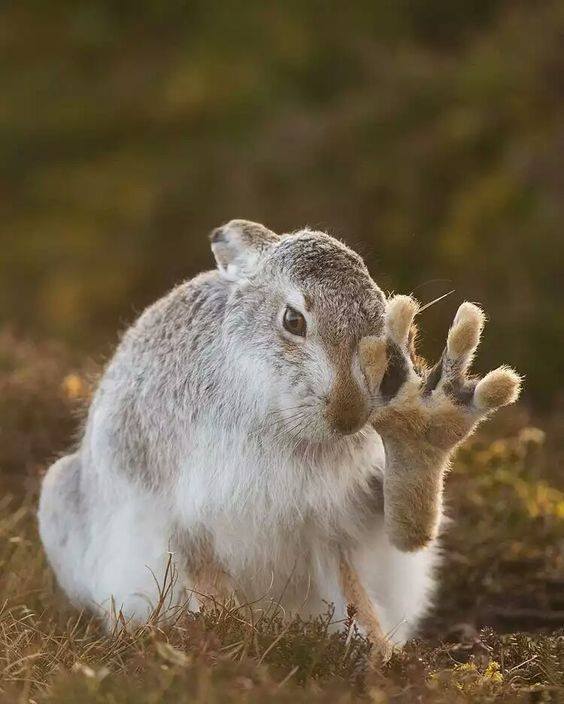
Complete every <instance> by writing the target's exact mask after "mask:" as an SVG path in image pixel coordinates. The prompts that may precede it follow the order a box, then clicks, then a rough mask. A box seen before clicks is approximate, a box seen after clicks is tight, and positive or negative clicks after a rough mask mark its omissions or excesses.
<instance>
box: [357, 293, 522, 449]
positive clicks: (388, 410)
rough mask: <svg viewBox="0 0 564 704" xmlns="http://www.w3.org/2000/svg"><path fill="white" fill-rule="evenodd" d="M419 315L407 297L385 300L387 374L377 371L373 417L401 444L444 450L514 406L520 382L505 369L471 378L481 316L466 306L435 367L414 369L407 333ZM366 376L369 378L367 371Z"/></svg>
mask: <svg viewBox="0 0 564 704" xmlns="http://www.w3.org/2000/svg"><path fill="white" fill-rule="evenodd" d="M417 310H418V303H417V301H415V300H414V299H412V298H411V297H409V296H395V297H394V298H392V299H390V300H389V301H388V305H387V319H386V333H387V343H386V344H387V348H386V350H387V359H386V367H385V372H382V370H381V369H380V374H379V376H380V379H381V383H380V395H381V399H382V407H381V409H380V411H379V412H378V413H377V414H376V416H375V426H376V428H377V429H379V430H381V431H382V432H384V433H386V432H388V433H391V434H394V433H397V434H398V437H399V436H401V437H403V438H404V439H407V438H409V437H411V438H413V439H415V436H417V435H419V436H421V439H425V440H427V441H429V442H430V443H431V444H432V445H436V446H438V447H441V448H444V449H447V448H448V447H449V446H452V445H455V444H456V443H457V442H459V441H460V440H462V439H463V438H464V437H465V436H466V435H467V434H468V433H469V432H470V431H471V430H472V428H473V427H474V426H475V425H476V424H477V423H478V422H479V421H480V420H481V419H482V418H484V417H486V416H487V415H489V414H490V413H491V412H493V411H495V410H496V409H497V408H499V407H501V406H505V405H507V404H510V403H513V402H514V401H516V400H517V398H518V396H519V392H520V389H521V379H520V377H519V375H518V374H517V373H516V372H515V371H514V370H513V369H511V368H510V367H507V366H501V367H499V368H498V369H495V370H494V371H491V372H489V373H488V374H486V376H484V378H483V379H478V378H475V377H471V376H469V374H468V370H469V367H470V365H471V363H472V359H473V358H474V354H475V352H476V349H477V347H478V344H479V342H480V336H481V333H482V330H483V327H484V323H485V315H484V313H483V312H482V310H481V309H480V308H479V307H478V306H477V305H475V304H474V303H468V302H465V303H463V304H462V305H461V306H460V307H459V309H458V311H457V313H456V316H455V318H454V321H453V323H452V326H451V328H450V330H449V333H448V337H447V344H446V347H445V350H444V352H443V354H442V356H441V359H440V360H439V362H438V363H437V364H436V365H435V366H434V367H433V368H432V369H430V370H428V371H427V370H422V369H420V368H418V366H417V362H416V361H415V358H414V355H413V350H412V349H411V347H412V343H413V340H412V339H411V337H412V335H411V334H410V331H411V330H412V329H413V319H414V317H415V315H416V313H417ZM365 357H366V355H365ZM365 373H367V376H368V375H369V373H370V370H369V369H368V368H367V370H366V372H365Z"/></svg>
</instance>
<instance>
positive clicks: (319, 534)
mask: <svg viewBox="0 0 564 704" xmlns="http://www.w3.org/2000/svg"><path fill="white" fill-rule="evenodd" d="M211 243H212V244H211V246H212V250H213V252H214V255H215V258H216V260H217V270H216V271H210V272H206V273H204V274H200V275H199V276H196V277H195V278H194V279H192V280H191V281H187V282H186V283H183V284H181V285H180V286H178V287H177V288H175V289H174V290H173V291H172V292H170V293H169V294H168V295H167V296H165V297H164V298H163V299H162V300H160V301H158V302H157V303H155V304H154V305H152V306H151V307H149V308H148V309H147V310H146V311H145V312H144V313H143V315H142V316H141V317H140V318H139V320H138V321H137V322H136V323H135V324H134V325H133V327H131V329H130V330H129V331H128V332H127V333H126V334H125V336H124V338H123V340H122V342H121V344H120V345H119V347H118V349H117V352H116V354H115V356H114V358H113V359H112V361H111V362H110V364H109V365H108V367H107V369H106V371H105V373H104V375H103V377H102V379H101V382H100V385H99V387H98V390H97V392H96V394H95V396H94V399H93V401H92V405H91V407H90V412H89V415H88V419H87V422H86V426H85V429H84V434H83V437H82V440H81V442H80V446H79V448H78V450H77V451H76V452H75V453H74V454H72V455H68V456H66V457H63V458H62V459H60V460H59V461H58V462H56V463H55V464H54V465H53V466H52V467H51V468H50V469H49V471H48V473H47V475H46V477H45V480H44V482H43V488H42V494H41V500H40V506H39V527H40V532H41V538H42V540H43V544H44V546H45V550H46V552H47V555H48V557H49V561H50V563H51V565H52V567H53V569H54V570H55V573H56V575H57V578H58V581H59V583H60V584H61V586H62V587H63V589H64V590H65V592H66V593H67V594H68V596H69V597H70V598H71V599H72V601H73V602H75V603H76V604H79V605H82V606H87V607H90V608H92V609H95V610H96V611H98V612H99V613H100V614H102V615H105V616H106V617H107V618H109V619H110V618H111V614H112V613H114V614H115V609H117V610H119V609H121V610H122V613H123V615H124V617H125V618H126V619H129V620H133V621H134V622H140V621H143V620H144V619H146V618H147V616H148V615H149V613H150V611H151V608H152V607H153V606H154V605H155V603H156V602H157V601H158V598H159V589H158V586H157V585H158V583H159V582H162V580H163V579H164V573H165V570H166V568H167V564H168V561H169V559H170V558H169V555H170V553H172V555H173V558H172V559H173V560H174V564H175V566H176V570H177V575H178V579H177V580H176V582H175V584H174V588H173V593H172V598H173V600H174V602H175V603H177V604H181V603H186V604H187V606H188V607H189V608H194V609H196V608H198V606H199V604H200V602H201V600H202V599H203V598H204V595H208V596H212V597H214V598H216V599H219V600H225V599H227V598H229V596H230V595H233V594H235V595H237V597H238V598H239V599H240V600H243V601H249V602H250V601H255V600H261V599H266V600H275V601H277V602H279V603H280V604H281V605H282V606H283V608H284V610H285V612H286V613H287V614H295V613H299V614H301V615H302V616H308V615H315V614H319V613H321V612H325V611H326V610H327V604H328V603H332V604H333V605H334V608H335V619H336V620H338V619H344V618H345V617H346V615H347V605H348V604H350V605H351V606H352V607H353V608H354V613H355V615H356V619H357V622H358V624H359V626H360V627H361V628H362V629H364V632H365V633H366V634H367V635H368V637H370V639H371V640H372V641H373V643H374V652H375V653H378V654H379V655H380V656H381V657H387V656H388V655H389V653H390V648H391V646H392V644H394V643H395V644H401V643H403V642H404V641H405V640H406V638H407V637H408V636H409V634H411V633H412V632H413V630H414V628H415V626H416V624H417V621H418V619H419V618H420V616H421V615H422V614H423V613H424V611H425V609H426V607H427V606H428V604H429V601H430V598H431V596H432V590H433V582H434V578H433V567H434V565H435V563H436V557H437V550H436V545H437V542H436V541H437V533H438V530H439V525H440V522H441V496H442V491H443V480H444V476H445V472H446V470H447V468H448V463H449V459H450V457H451V455H452V453H453V450H454V449H455V448H456V446H457V445H458V444H459V443H460V441H461V440H463V439H464V438H465V437H467V436H468V434H469V433H471V432H472V430H473V429H474V428H475V427H476V425H477V423H478V422H479V421H480V420H481V419H482V418H484V417H486V416H487V415H488V414H489V413H490V412H491V411H492V410H494V409H496V408H497V407H499V406H502V405H504V404H508V403H512V402H513V401H515V400H516V398H517V396H518V394H519V386H520V382H519V377H518V376H517V374H516V373H515V372H514V371H512V370H511V369H509V368H508V367H500V368H499V369H496V370H495V371H493V372H490V373H489V374H487V375H486V376H485V377H484V378H483V379H481V380H478V379H474V378H471V377H468V376H467V372H468V367H469V365H470V362H471V360H472V356H473V354H474V351H475V349H476V347H477V345H478V341H479V337H480V333H481V330H482V326H483V323H484V315H483V313H482V312H481V310H480V309H479V308H478V307H477V306H475V305H474V304H472V303H463V304H462V305H461V306H460V308H459V310H458V312H457V314H456V317H455V319H454V322H453V324H452V327H451V329H450V331H449V333H448V339H447V344H446V349H445V351H444V352H443V355H442V358H441V360H440V361H439V363H438V364H437V365H436V366H434V367H433V368H432V369H429V370H427V369H426V368H425V367H424V366H423V365H422V363H421V362H420V360H418V358H417V357H416V356H415V355H414V353H413V336H414V335H413V329H414V328H413V318H414V316H415V314H416V313H417V303H416V301H415V300H414V299H412V298H410V297H408V296H395V297H392V298H390V299H386V297H385V296H384V294H383V293H382V291H381V290H380V289H379V288H378V286H377V285H376V284H375V283H374V281H373V280H372V279H371V277H370V275H369V273H368V270H367V269H366V266H365V265H364V263H363V261H362V259H361V258H360V257H359V256H358V255H357V254H356V253H354V252H353V251H351V250H350V249H348V248H347V247H346V246H345V245H343V244H341V243H340V242H338V241H337V240H335V239H333V238H332V237H330V236H329V235H326V234H324V233H322V232H313V231H310V230H308V229H305V230H301V231H299V232H296V233H294V234H286V235H282V236H278V235H276V234H275V233H274V232H272V231H270V230H268V229H267V228H266V227H263V226H262V225H259V224H257V223H252V222H247V221H245V220H232V221H231V222H229V223H228V224H227V225H225V226H223V227H220V228H218V229H217V230H215V231H214V232H213V233H212V236H211Z"/></svg>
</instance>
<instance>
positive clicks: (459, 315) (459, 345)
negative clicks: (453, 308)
mask: <svg viewBox="0 0 564 704" xmlns="http://www.w3.org/2000/svg"><path fill="white" fill-rule="evenodd" d="M485 320H486V316H485V315H484V312H483V311H482V309H481V308H479V307H478V306H477V305H475V304H474V303H469V302H468V301H466V302H464V303H463V304H462V305H461V306H460V307H459V309H458V311H457V312H456V315H455V317H454V321H453V323H452V327H451V329H450V330H449V332H448V341H447V353H448V356H449V357H450V358H451V359H452V360H459V359H462V360H465V361H466V360H470V359H471V357H472V355H473V353H474V351H475V349H476V347H478V343H479V342H480V335H481V334H482V330H483V329H484V323H485Z"/></svg>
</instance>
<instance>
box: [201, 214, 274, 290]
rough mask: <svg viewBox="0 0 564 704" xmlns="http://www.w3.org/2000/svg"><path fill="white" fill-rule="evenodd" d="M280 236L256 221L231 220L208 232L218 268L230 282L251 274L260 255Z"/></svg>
mask: <svg viewBox="0 0 564 704" xmlns="http://www.w3.org/2000/svg"><path fill="white" fill-rule="evenodd" d="M278 239H279V237H278V235H276V234H275V233H274V232H272V230H269V229H268V228H267V227H265V226H264V225H260V224H259V223H258V222H250V221H249V220H230V221H229V222H228V223H227V224H225V225H222V226H221V227H218V228H216V229H215V230H213V231H212V233H211V234H210V240H211V243H212V244H211V248H212V251H213V253H214V256H215V259H216V262H217V268H218V269H219V271H220V273H221V275H222V276H224V277H225V278H226V279H229V280H230V281H236V280H237V279H244V278H247V277H248V276H250V275H251V274H252V273H253V271H254V269H255V267H256V264H257V262H258V260H259V257H260V256H261V254H262V253H263V252H264V251H265V250H266V249H268V248H269V247H271V246H272V245H273V244H275V243H276V242H277V241H278Z"/></svg>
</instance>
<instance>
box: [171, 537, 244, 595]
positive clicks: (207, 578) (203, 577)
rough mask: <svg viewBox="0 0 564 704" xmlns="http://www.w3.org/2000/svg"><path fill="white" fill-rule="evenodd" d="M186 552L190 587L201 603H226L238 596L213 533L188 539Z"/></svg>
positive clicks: (190, 592) (184, 551) (184, 545)
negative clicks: (220, 557)
mask: <svg viewBox="0 0 564 704" xmlns="http://www.w3.org/2000/svg"><path fill="white" fill-rule="evenodd" d="M182 552H183V553H184V559H185V562H186V565H187V573H188V584H187V590H188V592H189V594H190V595H193V596H194V597H196V600H197V602H198V604H199V605H200V606H209V605H222V606H223V605H225V604H227V603H228V602H231V601H233V600H234V599H235V588H234V585H233V580H232V579H231V577H230V575H229V574H228V572H227V571H226V570H225V568H224V567H223V565H222V564H221V562H220V560H219V559H218V557H217V555H216V553H215V550H214V547H213V541H212V539H211V537H210V536H209V535H207V534H204V535H200V536H198V537H197V538H196V539H189V540H186V541H184V543H183V546H182Z"/></svg>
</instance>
